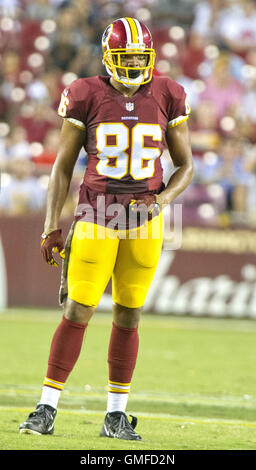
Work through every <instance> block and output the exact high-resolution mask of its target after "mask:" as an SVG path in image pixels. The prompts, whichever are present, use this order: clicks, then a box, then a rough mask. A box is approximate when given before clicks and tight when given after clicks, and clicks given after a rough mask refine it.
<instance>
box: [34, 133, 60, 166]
mask: <svg viewBox="0 0 256 470" xmlns="http://www.w3.org/2000/svg"><path fill="white" fill-rule="evenodd" d="M59 141H60V132H59V130H58V129H50V130H49V131H48V132H47V133H46V135H45V138H44V140H43V151H42V153H40V154H39V155H38V156H36V157H32V161H33V162H34V163H35V164H36V166H37V167H38V169H41V171H44V172H47V173H48V172H50V170H51V167H52V165H53V164H54V162H55V159H56V156H57V150H58V146H59Z"/></svg>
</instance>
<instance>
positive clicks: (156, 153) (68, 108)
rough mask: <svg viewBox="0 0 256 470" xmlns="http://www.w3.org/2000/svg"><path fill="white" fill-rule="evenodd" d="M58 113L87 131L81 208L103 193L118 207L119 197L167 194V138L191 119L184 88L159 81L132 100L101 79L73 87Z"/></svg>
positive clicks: (163, 79) (82, 81)
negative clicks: (164, 180)
mask: <svg viewBox="0 0 256 470" xmlns="http://www.w3.org/2000/svg"><path fill="white" fill-rule="evenodd" d="M58 113H59V115H60V116H62V117H63V118H67V119H68V120H69V121H70V122H72V123H73V124H74V125H76V126H78V127H80V128H81V129H84V130H85V141H84V148H85V151H86V152H87V154H88V167H87V169H86V171H85V175H84V179H83V183H82V185H81V188H80V197H79V205H81V204H83V203H88V202H90V204H91V203H92V199H94V198H95V196H96V194H97V193H104V194H106V195H107V194H108V195H109V196H110V195H112V196H113V198H112V199H113V201H118V196H119V197H121V199H123V197H124V198H125V199H127V196H128V195H130V197H132V196H135V198H136V194H138V195H139V194H140V195H142V194H144V193H148V192H149V193H158V192H159V191H160V190H162V189H163V188H162V176H163V171H162V166H161V161H160V156H161V154H162V151H163V148H164V145H165V133H166V130H167V127H168V126H175V125H177V124H179V123H180V122H182V121H185V120H186V119H187V118H188V114H189V106H188V105H187V103H186V94H185V91H184V88H183V87H182V86H180V85H179V84H177V83H176V82H175V81H173V80H171V79H170V78H167V77H153V79H152V80H151V82H149V83H148V84H146V85H143V86H141V87H140V88H139V90H138V91H137V92H136V93H135V94H134V95H133V96H132V97H129V98H127V97H125V96H123V95H122V94H121V93H119V92H118V91H117V90H115V89H114V88H113V87H112V85H111V84H110V77H105V76H96V77H92V78H81V79H78V80H75V81H74V82H73V83H72V84H71V85H70V86H69V87H67V88H66V89H65V90H64V92H63V94H62V98H61V102H60V106H59V110H58ZM122 195H123V197H122ZM89 196H90V197H89ZM125 196H126V197H125ZM137 197H138V196H137ZM108 198H109V197H108ZM89 199H90V201H89ZM128 199H129V198H128Z"/></svg>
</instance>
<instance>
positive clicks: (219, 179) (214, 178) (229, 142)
mask: <svg viewBox="0 0 256 470" xmlns="http://www.w3.org/2000/svg"><path fill="white" fill-rule="evenodd" d="M242 155H243V153H242V148H241V145H240V142H239V141H238V140H237V139H236V138H233V137H225V138H223V140H222V142H221V143H220V147H219V151H218V154H216V156H215V158H214V157H213V158H210V159H207V155H206V158H205V160H204V161H203V162H202V165H201V168H200V172H201V181H202V182H204V183H206V184H209V183H218V184H219V185H220V186H221V187H222V188H223V189H224V191H225V194H226V210H227V212H233V213H234V214H235V216H236V217H238V218H240V220H241V219H243V217H244V216H245V215H246V209H247V195H248V185H249V184H250V179H251V174H250V173H249V172H248V171H247V170H246V168H245V162H244V159H243V156H242Z"/></svg>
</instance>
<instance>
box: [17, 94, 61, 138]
mask: <svg viewBox="0 0 256 470" xmlns="http://www.w3.org/2000/svg"><path fill="white" fill-rule="evenodd" d="M30 105H31V112H30V115H29V116H19V117H18V122H17V124H18V125H19V126H22V127H24V129H25V130H26V132H27V138H28V141H29V142H43V140H44V138H45V136H46V134H47V132H48V131H49V130H50V129H56V128H57V127H58V126H59V119H58V118H56V113H55V112H54V110H53V108H52V107H51V106H49V102H48V100H44V101H43V100H42V101H38V100H37V101H33V102H31V103H30Z"/></svg>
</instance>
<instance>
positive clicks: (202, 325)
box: [0, 309, 256, 450]
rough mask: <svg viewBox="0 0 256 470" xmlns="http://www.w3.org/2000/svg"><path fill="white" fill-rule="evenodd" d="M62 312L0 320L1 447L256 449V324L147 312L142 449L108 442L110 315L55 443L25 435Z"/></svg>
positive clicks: (136, 410) (72, 382) (90, 345)
mask: <svg viewBox="0 0 256 470" xmlns="http://www.w3.org/2000/svg"><path fill="white" fill-rule="evenodd" d="M60 318H61V312H56V311H44V310H37V311H35V312H33V311H32V310H24V309H10V310H9V311H6V312H3V313H1V314H0V344H1V379H0V381H1V383H0V413H1V426H0V449H1V450H3V449H4V450H7V449H8V450H11V449H14V450H19V449H26V450H30V449H36V450H45V449H51V450H61V449H66V450H75V449H76V450H85V449H88V450H106V449H108V450H118V449H125V450H133V449H139V450H191V449H193V450H214V449H216V450H220V449H222V450H238V449H239V450H251V449H254V450H255V449H256V367H255V365H256V340H255V336H256V322H254V321H250V320H223V319H216V320H215V319H207V318H188V317H185V318H182V317H169V316H168V317H167V316H166V317H165V316H154V315H146V314H144V315H143V317H142V320H141V324H140V328H139V333H140V349H139V357H138V361H137V366H136V370H135V374H134V379H133V382H132V390H131V393H130V398H129V402H128V409H127V413H128V414H129V413H131V414H134V415H135V416H137V417H138V427H137V429H138V432H139V434H141V435H142V438H143V440H142V441H141V442H135V443H134V442H129V441H128V442H126V441H119V440H116V439H108V438H100V437H99V431H100V428H101V425H102V422H103V418H104V412H105V407H106V396H107V392H106V384H107V379H108V368H107V349H108V340H109V335H110V330H111V322H112V318H111V315H110V314H100V313H96V314H95V316H94V318H93V319H92V320H91V323H90V326H89V328H88V330H87V334H86V338H85V342H84V346H83V349H82V352H81V355H80V358H79V361H78V363H77V365H76V368H75V369H74V371H73V372H72V374H71V375H70V377H69V380H68V382H67V384H66V387H65V390H64V392H62V396H61V399H60V402H59V410H58V415H57V418H56V421H55V433H54V435H53V436H34V435H20V434H19V431H18V428H19V423H20V422H22V421H24V420H25V418H26V417H27V415H28V413H29V412H30V411H32V410H33V409H34V407H35V405H36V403H37V401H38V400H39V398H40V394H41V386H42V380H43V378H44V375H45V373H46V366H47V359H48V352H49V346H50V341H51V337H52V334H53V332H54V330H55V328H56V326H57V324H58V323H59V320H60Z"/></svg>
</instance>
